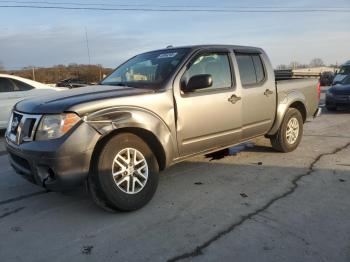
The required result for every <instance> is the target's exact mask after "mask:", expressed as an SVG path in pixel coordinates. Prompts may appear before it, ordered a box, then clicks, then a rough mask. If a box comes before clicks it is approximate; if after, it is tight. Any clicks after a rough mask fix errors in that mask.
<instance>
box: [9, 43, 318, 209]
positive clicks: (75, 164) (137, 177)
mask: <svg viewBox="0 0 350 262" xmlns="http://www.w3.org/2000/svg"><path fill="white" fill-rule="evenodd" d="M319 97H320V89H319V85H317V80H316V79H290V80H284V81H276V79H275V76H274V71H273V69H272V66H271V64H270V61H269V58H268V57H267V55H266V53H265V52H264V51H263V50H262V49H260V48H255V47H246V46H228V45H201V46H186V47H178V48H175V47H172V48H167V49H161V50H156V51H151V52H147V53H143V54H140V55H136V56H135V57H133V58H131V59H130V60H128V61H126V62H125V63H124V64H122V65H120V66H119V67H118V68H117V69H116V70H115V71H113V72H112V73H111V74H110V75H109V76H107V77H106V78H105V79H104V80H103V81H102V82H101V83H100V84H99V85H95V86H90V87H84V88H80V89H73V90H67V91H63V92H60V93H57V94H55V95H50V96H44V97H38V98H35V99H31V100H26V101H22V102H19V103H17V104H16V106H15V107H14V109H13V113H12V117H11V120H10V122H9V125H8V129H7V131H6V141H7V150H8V152H9V158H10V162H11V165H12V166H13V168H14V169H15V170H16V171H17V172H18V173H19V174H21V175H23V176H24V177H26V178H27V179H29V180H30V181H32V182H33V183H36V184H38V185H40V186H43V187H45V188H47V189H49V190H53V191H61V190H66V189H68V188H72V187H74V186H79V185H81V184H82V183H84V182H85V183H86V184H87V187H88V189H89V192H90V193H91V196H92V199H93V200H94V201H95V202H96V203H97V204H98V205H100V206H102V207H104V208H106V209H117V210H123V211H130V210H135V209H138V208H141V207H142V206H144V205H145V204H146V203H147V202H148V201H150V199H151V198H152V196H153V195H154V193H155V191H156V188H157V184H158V173H159V171H161V170H164V169H166V168H167V167H169V166H171V165H173V164H175V163H177V162H179V161H182V160H184V159H186V158H188V157H191V156H194V155H197V154H205V153H210V152H214V151H217V150H221V149H224V148H227V147H230V146H233V145H236V144H239V143H242V142H245V141H247V140H251V139H252V138H255V137H258V136H266V137H268V138H269V139H270V140H271V144H272V147H273V148H275V149H276V150H278V151H281V152H290V151H292V150H294V149H296V148H297V146H298V145H299V143H300V141H301V138H302V134H303V124H304V122H305V121H306V119H308V118H311V117H313V116H316V115H318V114H319V113H320V109H319V108H318V104H319Z"/></svg>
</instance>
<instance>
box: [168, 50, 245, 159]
mask: <svg viewBox="0 0 350 262" xmlns="http://www.w3.org/2000/svg"><path fill="white" fill-rule="evenodd" d="M231 61H232V60H231V53H230V52H229V51H228V50H224V51H223V50H220V51H202V52H200V53H199V54H197V55H195V56H194V57H193V58H192V59H191V60H190V62H189V63H188V64H187V65H186V66H185V67H184V68H183V69H182V70H181V71H180V73H179V76H178V77H177V78H176V80H175V88H174V95H175V100H176V117H177V121H176V124H177V125H176V128H177V142H178V149H179V153H180V156H186V155H191V154H194V153H199V152H202V151H207V150H209V149H215V148H220V147H224V146H228V145H232V144H234V143H237V142H239V140H240V138H241V122H242V121H241V106H242V104H241V100H240V90H238V89H237V88H236V86H235V81H234V79H235V77H234V75H233V74H234V70H233V66H232V62H231ZM201 74H209V75H211V77H212V81H213V82H212V86H210V87H208V88H205V89H199V90H195V91H192V92H184V91H183V90H182V88H181V87H182V86H183V85H186V83H188V81H189V79H190V78H191V77H193V76H195V75H201Z"/></svg>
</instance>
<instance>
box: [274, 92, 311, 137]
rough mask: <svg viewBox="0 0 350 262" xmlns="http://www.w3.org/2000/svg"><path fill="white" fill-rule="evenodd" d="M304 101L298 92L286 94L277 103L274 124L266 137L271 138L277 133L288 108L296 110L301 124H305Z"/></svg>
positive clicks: (305, 111)
mask: <svg viewBox="0 0 350 262" xmlns="http://www.w3.org/2000/svg"><path fill="white" fill-rule="evenodd" d="M305 101H306V100H305V96H304V95H303V94H302V93H301V92H298V91H295V92H291V93H290V94H287V95H286V96H285V97H284V98H283V100H282V101H279V104H278V106H277V111H276V118H275V122H274V124H273V126H272V128H271V129H270V131H269V132H268V134H267V136H271V135H274V134H276V133H277V131H278V129H279V128H280V126H281V124H282V122H283V118H284V116H285V114H286V112H287V110H288V109H289V108H295V109H297V110H298V111H299V112H300V113H301V115H302V118H303V122H305V121H306V118H307V109H306V105H305Z"/></svg>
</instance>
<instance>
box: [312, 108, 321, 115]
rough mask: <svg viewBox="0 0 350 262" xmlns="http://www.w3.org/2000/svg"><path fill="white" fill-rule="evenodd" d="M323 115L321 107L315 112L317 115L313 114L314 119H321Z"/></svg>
mask: <svg viewBox="0 0 350 262" xmlns="http://www.w3.org/2000/svg"><path fill="white" fill-rule="evenodd" d="M321 114H322V108H321V107H319V108H317V110H316V111H315V113H314V114H313V116H314V118H316V117H319V116H320V115H321Z"/></svg>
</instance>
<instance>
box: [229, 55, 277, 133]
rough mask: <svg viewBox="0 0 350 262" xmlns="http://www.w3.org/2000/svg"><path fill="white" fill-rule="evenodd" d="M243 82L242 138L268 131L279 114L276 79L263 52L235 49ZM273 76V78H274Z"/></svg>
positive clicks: (241, 82) (241, 81)
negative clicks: (270, 71)
mask: <svg viewBox="0 0 350 262" xmlns="http://www.w3.org/2000/svg"><path fill="white" fill-rule="evenodd" d="M235 57H236V61H237V64H238V70H239V75H240V84H241V86H242V140H245V139H248V138H252V137H255V136H258V135H262V134H265V133H267V131H268V130H270V128H271V127H272V125H273V121H274V119H275V114H276V112H275V111H276V88H275V81H274V78H273V77H272V76H270V75H269V74H268V72H267V68H270V65H265V63H264V61H268V58H267V57H265V56H264V54H260V53H240V52H235ZM272 78H273V79H272Z"/></svg>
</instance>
